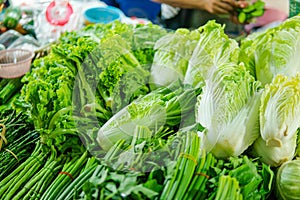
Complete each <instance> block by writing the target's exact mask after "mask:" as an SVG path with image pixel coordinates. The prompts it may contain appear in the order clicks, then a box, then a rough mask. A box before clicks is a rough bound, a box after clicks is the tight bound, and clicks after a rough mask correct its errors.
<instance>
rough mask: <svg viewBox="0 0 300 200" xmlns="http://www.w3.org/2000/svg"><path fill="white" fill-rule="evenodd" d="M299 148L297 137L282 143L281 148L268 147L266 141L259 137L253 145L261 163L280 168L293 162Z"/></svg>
mask: <svg viewBox="0 0 300 200" xmlns="http://www.w3.org/2000/svg"><path fill="white" fill-rule="evenodd" d="M296 146H297V135H294V136H293V137H292V138H291V139H289V140H286V141H284V142H282V143H281V146H280V147H276V146H275V147H271V146H267V144H266V141H265V140H264V139H262V138H261V137H259V138H258V139H257V140H256V141H255V142H254V143H253V150H254V154H255V155H256V156H259V157H260V159H261V161H262V162H264V163H266V164H268V165H270V166H272V167H278V166H280V165H282V164H283V163H284V162H286V161H289V160H292V159H293V158H294V156H295V151H296Z"/></svg>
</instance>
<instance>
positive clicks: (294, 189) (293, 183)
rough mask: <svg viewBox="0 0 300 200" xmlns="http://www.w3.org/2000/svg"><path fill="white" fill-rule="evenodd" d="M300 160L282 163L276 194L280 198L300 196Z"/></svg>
mask: <svg viewBox="0 0 300 200" xmlns="http://www.w3.org/2000/svg"><path fill="white" fill-rule="evenodd" d="M299 174H300V160H292V161H288V162H286V163H284V164H282V165H281V166H280V167H279V169H278V171H277V175H276V194H277V198H278V199H298V198H299V196H300V188H299V186H300V183H299V180H300V179H299Z"/></svg>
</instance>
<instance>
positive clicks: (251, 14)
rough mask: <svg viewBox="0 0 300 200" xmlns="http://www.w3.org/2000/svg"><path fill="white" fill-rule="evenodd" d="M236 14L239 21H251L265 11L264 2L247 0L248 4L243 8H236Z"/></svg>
mask: <svg viewBox="0 0 300 200" xmlns="http://www.w3.org/2000/svg"><path fill="white" fill-rule="evenodd" d="M236 11H237V16H238V20H239V22H240V23H253V22H255V19H256V18H257V17H260V16H262V15H263V14H264V12H265V2H264V1H262V0H256V1H255V2H252V1H250V0H248V6H247V7H245V8H237V9H236Z"/></svg>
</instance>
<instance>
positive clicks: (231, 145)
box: [196, 64, 261, 158]
mask: <svg viewBox="0 0 300 200" xmlns="http://www.w3.org/2000/svg"><path fill="white" fill-rule="evenodd" d="M260 96H261V90H260V83H259V82H257V81H255V80H254V77H253V76H251V75H250V73H249V72H248V71H247V70H246V68H245V67H244V66H243V65H242V64H240V65H236V64H235V65H234V64H231V65H229V64H227V65H223V66H218V67H217V68H215V69H212V70H211V72H210V76H209V77H208V78H207V79H206V80H205V86H204V87H203V92H202V94H200V95H199V96H198V102H197V104H196V121H197V122H198V123H200V124H201V125H202V126H203V127H204V128H205V129H204V131H203V132H202V136H203V145H202V148H204V149H206V150H207V151H211V152H212V153H213V154H214V155H215V156H216V157H218V158H227V157H229V156H238V155H240V154H241V153H243V152H244V151H245V150H246V149H247V148H248V147H249V146H250V145H251V144H252V143H253V142H254V141H255V140H256V138H257V137H258V136H259V124H258V119H259V117H258V115H259V103H260Z"/></svg>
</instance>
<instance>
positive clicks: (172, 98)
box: [97, 82, 199, 150]
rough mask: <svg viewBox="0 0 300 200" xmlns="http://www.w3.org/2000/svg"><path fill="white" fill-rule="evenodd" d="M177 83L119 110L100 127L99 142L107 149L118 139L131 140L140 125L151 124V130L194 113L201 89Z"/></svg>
mask: <svg viewBox="0 0 300 200" xmlns="http://www.w3.org/2000/svg"><path fill="white" fill-rule="evenodd" d="M177 85H178V82H177V83H174V84H173V85H172V86H170V87H167V88H164V87H162V88H159V89H157V90H154V91H152V92H150V93H149V94H147V95H145V96H142V97H141V98H139V99H137V100H135V101H133V102H132V103H130V104H129V105H128V106H126V107H125V108H123V109H122V110H120V111H119V112H117V113H116V114H115V115H114V116H113V117H112V118H110V119H109V120H108V121H107V122H106V123H105V124H104V125H103V126H102V127H101V128H100V130H99V132H98V137H97V140H98V143H99V145H100V146H101V147H102V148H103V149H105V150H108V149H109V148H110V147H111V146H112V145H113V144H114V143H115V142H117V141H118V140H119V139H124V140H126V141H127V142H130V141H131V139H132V136H133V131H134V130H135V127H136V126H138V125H142V126H146V127H149V129H150V130H151V131H155V130H157V129H158V128H159V127H161V126H166V127H176V126H179V125H180V123H181V122H182V120H183V119H185V118H186V117H187V116H188V115H189V114H190V113H193V109H194V104H195V102H196V95H197V94H199V91H196V90H194V89H192V88H184V87H182V86H180V85H179V86H177Z"/></svg>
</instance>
